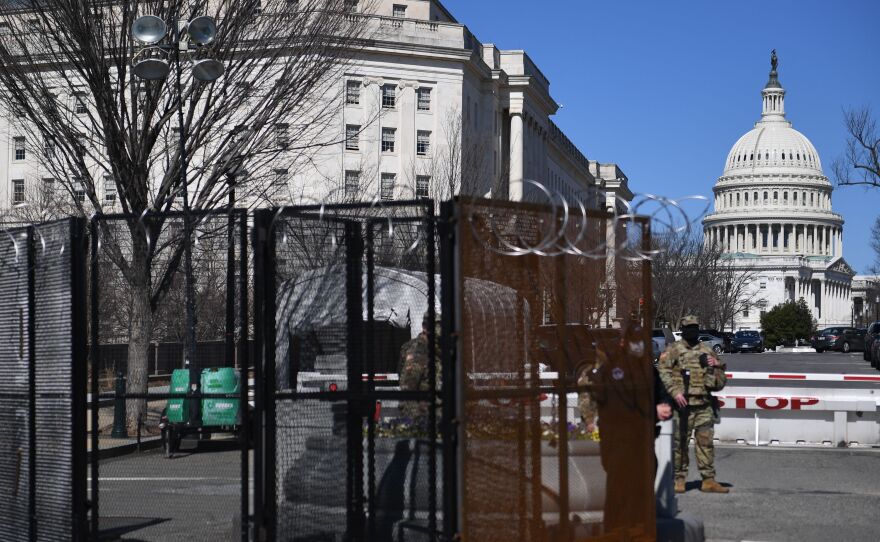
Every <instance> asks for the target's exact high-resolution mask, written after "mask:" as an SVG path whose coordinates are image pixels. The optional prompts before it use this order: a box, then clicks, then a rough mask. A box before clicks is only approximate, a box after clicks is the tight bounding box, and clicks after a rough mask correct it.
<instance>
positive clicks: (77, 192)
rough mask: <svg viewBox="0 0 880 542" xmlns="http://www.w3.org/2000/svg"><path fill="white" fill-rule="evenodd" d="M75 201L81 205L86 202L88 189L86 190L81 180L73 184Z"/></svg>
mask: <svg viewBox="0 0 880 542" xmlns="http://www.w3.org/2000/svg"><path fill="white" fill-rule="evenodd" d="M73 199H75V200H76V201H78V202H80V203H83V202H85V201H86V189H85V188H84V185H83V182H82V181H80V180H77V181H74V182H73Z"/></svg>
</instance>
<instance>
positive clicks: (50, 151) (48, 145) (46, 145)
mask: <svg viewBox="0 0 880 542" xmlns="http://www.w3.org/2000/svg"><path fill="white" fill-rule="evenodd" d="M43 155H44V156H45V157H46V158H52V157H53V156H55V138H54V137H52V136H46V139H44V140H43Z"/></svg>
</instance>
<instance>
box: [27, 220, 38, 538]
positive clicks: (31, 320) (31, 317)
mask: <svg viewBox="0 0 880 542" xmlns="http://www.w3.org/2000/svg"><path fill="white" fill-rule="evenodd" d="M34 231H35V230H34V227H33V226H29V227H28V229H27V345H28V346H27V352H28V524H29V539H30V540H36V539H37V357H36V350H37V341H36V337H35V336H34V334H35V333H36V326H37V316H36V312H37V302H36V265H37V258H36V248H35V247H34Z"/></svg>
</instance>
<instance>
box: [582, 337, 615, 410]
mask: <svg viewBox="0 0 880 542" xmlns="http://www.w3.org/2000/svg"><path fill="white" fill-rule="evenodd" d="M596 358H597V359H596V362H595V364H589V365H584V366H583V367H581V369H580V371H579V372H578V379H577V385H578V386H590V387H591V388H592V389H591V391H589V392H587V391H580V392H578V410H579V411H580V414H581V418H582V419H583V420H584V422H585V423H596V420H597V418H598V417H599V403H600V402H603V401H604V400H605V397H604V393H603V392H604V388H603V387H602V386H601V378H602V370H603V369H604V367H605V365H606V363H607V362H608V357H607V356H606V355H605V353H604V352H602V351H601V350H598V351H597V352H596Z"/></svg>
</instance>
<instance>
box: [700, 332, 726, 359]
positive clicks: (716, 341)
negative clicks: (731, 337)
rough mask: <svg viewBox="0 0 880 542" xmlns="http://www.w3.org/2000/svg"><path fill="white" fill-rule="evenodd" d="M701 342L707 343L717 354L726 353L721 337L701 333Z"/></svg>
mask: <svg viewBox="0 0 880 542" xmlns="http://www.w3.org/2000/svg"><path fill="white" fill-rule="evenodd" d="M700 342H701V343H706V344H707V345H708V346H709V347H710V348H711V349H712V350H714V351H715V353H716V354H720V353H721V352H723V351H724V339H722V338H721V337H715V336H714V335H707V334H705V333H701V334H700Z"/></svg>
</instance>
